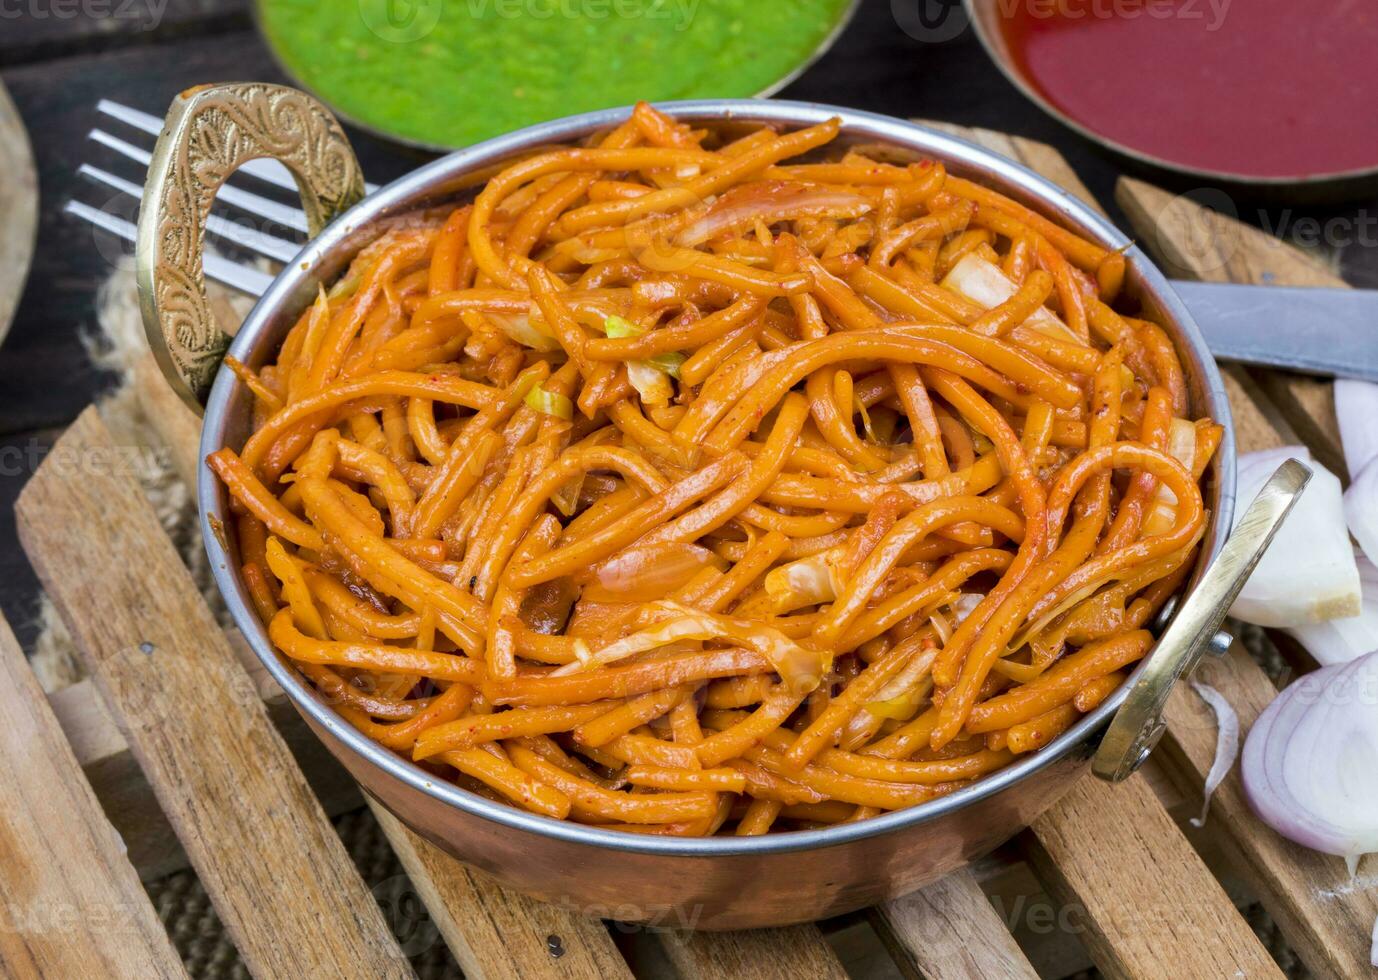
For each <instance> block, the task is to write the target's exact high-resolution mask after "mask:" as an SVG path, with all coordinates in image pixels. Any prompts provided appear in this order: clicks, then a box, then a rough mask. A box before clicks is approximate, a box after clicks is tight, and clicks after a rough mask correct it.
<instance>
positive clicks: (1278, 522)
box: [1091, 459, 1311, 783]
mask: <svg viewBox="0 0 1378 980" xmlns="http://www.w3.org/2000/svg"><path fill="white" fill-rule="evenodd" d="M1310 479H1311V470H1310V469H1309V468H1308V467H1307V466H1306V465H1305V464H1303V463H1300V462H1298V461H1297V460H1295V459H1289V460H1287V461H1286V462H1284V463H1283V464H1282V465H1281V466H1279V467H1278V468H1277V470H1276V471H1275V472H1274V473H1273V475H1272V476H1271V477H1269V478H1268V482H1267V483H1265V484H1264V485H1263V489H1262V490H1260V491H1259V492H1258V496H1257V497H1255V498H1254V500H1253V502H1252V503H1251V504H1250V505H1249V508H1248V510H1246V511H1245V512H1244V515H1243V516H1242V517H1241V518H1240V519H1239V523H1238V524H1236V525H1235V528H1234V530H1233V531H1232V532H1231V533H1230V539H1229V540H1228V541H1226V542H1225V547H1224V548H1223V549H1221V552H1220V555H1219V557H1217V558H1216V559H1215V561H1214V562H1212V563H1211V566H1210V567H1209V568H1207V569H1206V572H1205V574H1204V575H1202V576H1201V581H1200V582H1198V583H1197V584H1196V587H1195V588H1194V589H1192V591H1191V593H1190V594H1189V595H1188V596H1187V597H1186V599H1185V601H1183V603H1182V606H1181V608H1180V609H1179V610H1178V612H1177V615H1176V616H1175V617H1174V618H1173V620H1172V623H1171V624H1170V625H1169V626H1168V628H1167V631H1166V632H1165V633H1163V636H1162V638H1161V639H1160V640H1159V641H1158V645H1157V646H1156V647H1155V648H1154V650H1153V652H1152V653H1151V654H1149V659H1148V663H1147V664H1146V665H1145V668H1144V672H1143V674H1142V675H1141V676H1140V678H1139V679H1138V681H1136V682H1135V684H1134V687H1133V688H1131V689H1130V691H1129V696H1128V697H1127V698H1126V699H1125V702H1124V704H1123V705H1122V706H1121V707H1120V710H1119V711H1118V712H1116V714H1115V717H1114V718H1113V719H1112V720H1111V722H1110V728H1109V729H1108V730H1107V731H1106V733H1105V737H1104V738H1103V739H1102V740H1101V744H1100V748H1099V749H1098V750H1097V752H1096V755H1095V758H1094V759H1093V760H1092V762H1091V770H1092V771H1093V772H1094V773H1095V774H1096V775H1097V776H1099V777H1100V778H1101V779H1104V780H1106V781H1107V782H1112V783H1118V782H1121V781H1122V780H1125V779H1128V778H1129V777H1130V776H1132V775H1133V774H1134V773H1135V772H1136V771H1137V770H1138V768H1139V767H1140V766H1141V765H1143V764H1144V761H1145V760H1146V759H1147V758H1148V756H1149V753H1151V752H1152V751H1153V747H1154V746H1155V745H1157V744H1158V740H1159V739H1160V738H1162V736H1163V731H1164V729H1165V727H1166V726H1165V725H1164V724H1163V722H1162V713H1163V706H1164V705H1165V704H1167V699H1168V695H1170V694H1171V693H1172V689H1173V687H1174V686H1175V685H1176V683H1177V681H1178V679H1179V678H1181V677H1182V676H1183V675H1184V674H1186V673H1187V672H1188V671H1189V670H1191V669H1192V668H1193V667H1195V666H1196V663H1197V661H1199V660H1200V659H1201V655H1202V654H1203V653H1205V651H1206V650H1207V649H1208V648H1209V647H1210V645H1211V639H1212V637H1213V636H1214V634H1215V631H1216V630H1218V629H1219V628H1220V624H1221V623H1222V622H1224V620H1225V616H1226V615H1227V614H1228V613H1229V611H1230V607H1231V606H1232V605H1234V600H1235V599H1236V598H1237V597H1238V595H1239V592H1240V590H1241V589H1243V588H1244V583H1245V582H1247V581H1248V580H1249V575H1250V574H1252V572H1253V570H1254V568H1255V566H1257V565H1258V562H1259V559H1260V558H1262V557H1263V553H1264V552H1265V551H1267V550H1268V545H1270V544H1271V543H1272V541H1273V535H1275V534H1277V530H1278V528H1279V527H1281V526H1282V522H1283V521H1285V520H1286V519H1287V515H1288V514H1289V513H1291V511H1292V507H1293V506H1294V505H1295V504H1296V502H1297V498H1298V497H1300V496H1301V493H1302V491H1303V490H1305V489H1306V484H1307V483H1308V482H1309V481H1310Z"/></svg>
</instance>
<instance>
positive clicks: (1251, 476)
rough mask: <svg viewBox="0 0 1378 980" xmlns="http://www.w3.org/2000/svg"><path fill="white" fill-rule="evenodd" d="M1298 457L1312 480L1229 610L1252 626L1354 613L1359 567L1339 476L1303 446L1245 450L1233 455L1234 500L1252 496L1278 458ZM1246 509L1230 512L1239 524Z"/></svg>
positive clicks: (1283, 624)
mask: <svg viewBox="0 0 1378 980" xmlns="http://www.w3.org/2000/svg"><path fill="white" fill-rule="evenodd" d="M1288 459H1298V460H1301V461H1302V462H1304V463H1305V464H1306V465H1307V466H1309V467H1310V468H1311V469H1312V471H1313V476H1312V477H1311V482H1310V483H1309V484H1308V485H1307V487H1306V489H1305V490H1304V491H1303V492H1302V495H1301V498H1300V499H1299V500H1298V501H1297V503H1296V506H1295V507H1294V508H1293V509H1292V513H1291V514H1290V515H1289V516H1288V518H1287V520H1286V521H1284V522H1283V525H1282V527H1281V528H1280V529H1279V530H1278V533H1277V537H1275V538H1274V539H1273V543H1272V545H1271V546H1270V547H1269V548H1268V552H1267V553H1266V554H1265V555H1264V556H1263V560H1262V561H1260V562H1259V563H1258V567H1257V568H1256V569H1254V573H1253V574H1252V575H1251V576H1250V577H1249V581H1248V582H1247V583H1245V585H1244V589H1243V591H1241V592H1240V593H1239V598H1238V599H1236V600H1235V603H1234V606H1233V607H1231V609H1230V615H1232V616H1234V617H1236V618H1238V619H1242V620H1244V621H1245V622H1249V623H1255V624H1257V625H1259V626H1274V627H1279V628H1285V627H1288V626H1303V625H1305V624H1307V623H1321V622H1325V621H1326V620H1330V619H1338V618H1340V617H1343V616H1357V615H1359V613H1360V611H1361V603H1360V592H1359V569H1358V567H1357V566H1356V565H1355V563H1354V548H1353V546H1352V545H1350V543H1349V531H1348V530H1347V529H1346V528H1345V524H1344V517H1343V503H1342V494H1341V490H1340V481H1339V479H1338V478H1336V476H1335V475H1334V474H1333V473H1331V472H1330V471H1329V470H1327V469H1326V468H1325V467H1324V466H1322V465H1320V463H1318V462H1316V461H1315V460H1314V459H1313V458H1312V457H1311V454H1310V453H1309V452H1307V450H1306V448H1305V447H1304V446H1283V447H1282V448H1280V449H1267V450H1263V451H1262V452H1256V453H1245V454H1244V455H1243V456H1241V457H1240V459H1239V471H1238V488H1237V496H1238V499H1239V500H1240V501H1242V502H1244V503H1245V504H1247V503H1248V502H1249V501H1251V500H1253V499H1254V497H1255V496H1256V495H1257V494H1258V492H1259V490H1261V489H1262V488H1263V484H1264V483H1265V482H1266V481H1267V479H1268V477H1269V476H1271V475H1272V473H1273V471H1274V470H1276V469H1277V468H1278V467H1279V466H1280V465H1282V463H1283V462H1285V461H1286V460H1288ZM1246 509H1247V508H1246V507H1245V506H1241V507H1239V508H1238V509H1237V510H1236V512H1235V523H1236V525H1238V522H1239V520H1240V518H1241V517H1242V516H1243V514H1244V511H1245V510H1246Z"/></svg>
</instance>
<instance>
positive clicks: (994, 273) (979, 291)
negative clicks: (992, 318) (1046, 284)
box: [940, 252, 1086, 346]
mask: <svg viewBox="0 0 1378 980" xmlns="http://www.w3.org/2000/svg"><path fill="white" fill-rule="evenodd" d="M940 285H942V287H943V288H944V289H951V290H952V291H953V292H957V293H961V294H962V295H963V296H965V297H966V298H967V299H969V300H971V301H972V302H973V303H975V304H977V305H978V306H980V307H982V308H983V309H987V310H989V309H992V308H993V307H996V306H999V305H1000V304H1001V303H1003V302H1005V300H1007V299H1009V298H1010V297H1011V296H1013V295H1014V294H1015V293H1017V292H1019V287H1018V286H1017V285H1016V284H1015V282H1014V280H1013V279H1011V278H1010V277H1009V276H1007V275H1005V272H1004V270H1003V269H1001V268H1000V267H999V266H998V265H996V264H995V263H994V262H991V261H990V260H989V259H983V258H982V257H981V256H979V255H977V254H976V253H975V252H968V253H967V254H966V255H964V256H962V258H961V259H960V260H959V261H958V263H957V264H956V265H954V266H953V267H952V271H951V272H949V273H948V274H947V275H946V276H945V277H944V278H943V281H942V283H941V284H940ZM1028 325H1029V326H1030V327H1032V328H1033V329H1034V330H1037V331H1038V332H1039V333H1045V334H1047V335H1048V336H1049V337H1053V338H1054V339H1056V340H1062V341H1067V342H1069V343H1073V344H1079V345H1082V346H1085V344H1086V341H1084V340H1082V339H1081V338H1080V337H1078V336H1077V335H1076V334H1075V333H1074V332H1073V331H1072V328H1071V327H1069V326H1067V324H1065V323H1063V322H1062V320H1061V319H1059V318H1058V316H1057V314H1055V313H1053V312H1052V310H1049V309H1048V308H1047V307H1045V306H1040V307H1039V308H1038V309H1037V310H1035V311H1034V314H1033V316H1031V317H1029V320H1028Z"/></svg>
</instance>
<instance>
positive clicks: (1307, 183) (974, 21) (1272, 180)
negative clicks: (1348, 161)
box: [962, 0, 1378, 191]
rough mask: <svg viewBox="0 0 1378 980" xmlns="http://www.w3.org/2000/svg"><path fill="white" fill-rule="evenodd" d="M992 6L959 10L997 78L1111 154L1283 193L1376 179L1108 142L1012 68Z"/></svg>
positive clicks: (965, 0) (974, 4)
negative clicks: (1202, 163) (1266, 168)
mask: <svg viewBox="0 0 1378 980" xmlns="http://www.w3.org/2000/svg"><path fill="white" fill-rule="evenodd" d="M992 2H995V3H996V6H997V7H998V5H999V4H998V0H962V6H963V7H964V8H965V10H966V15H967V20H968V21H969V22H970V23H971V27H972V30H973V31H975V32H976V37H977V39H978V40H979V41H980V42H981V47H983V48H985V51H986V54H987V55H988V56H989V57H990V60H991V61H992V62H993V63H994V64H995V67H996V68H998V69H1000V74H1002V75H1004V76H1005V78H1006V79H1008V80H1009V82H1010V84H1011V85H1013V86H1014V87H1015V88H1017V89H1019V91H1020V92H1021V93H1022V94H1023V95H1024V97H1025V98H1027V99H1028V100H1029V101H1030V102H1032V103H1033V104H1034V105H1036V106H1038V107H1039V108H1040V109H1042V110H1043V111H1044V112H1046V113H1047V114H1048V115H1050V116H1052V117H1053V118H1054V119H1056V120H1057V121H1058V122H1060V123H1062V124H1063V125H1064V126H1066V127H1067V128H1068V129H1071V130H1074V131H1075V132H1076V133H1077V134H1078V135H1080V136H1084V137H1085V138H1086V139H1088V140H1090V141H1091V142H1093V143H1096V144H1099V145H1100V146H1103V147H1105V148H1106V149H1107V150H1110V151H1112V152H1114V153H1118V154H1119V155H1121V156H1123V157H1127V158H1128V159H1130V160H1134V161H1136V162H1137V163H1140V164H1143V165H1144V166H1147V167H1153V168H1157V169H1158V170H1167V171H1171V172H1173V173H1178V174H1185V175H1186V176H1189V177H1197V178H1200V179H1202V180H1209V181H1214V182H1216V183H1221V184H1230V185H1234V186H1248V187H1257V188H1260V189H1261V191H1262V190H1270V189H1279V190H1280V189H1285V188H1289V187H1290V188H1312V187H1328V186H1330V185H1332V184H1335V185H1338V184H1344V183H1347V182H1350V181H1362V180H1366V179H1368V178H1372V177H1378V165H1375V166H1370V167H1355V168H1353V169H1350V170H1332V171H1327V172H1325V173H1317V174H1297V175H1295V176H1274V177H1265V176H1260V175H1258V174H1247V173H1236V172H1233V171H1229V170H1211V169H1210V168H1207V167H1195V166H1192V165H1191V164H1188V163H1182V162H1180V161H1178V160H1170V159H1168V158H1167V157H1160V156H1155V155H1154V154H1152V153H1148V152H1145V151H1144V150H1139V149H1135V148H1134V147H1132V146H1129V145H1128V144H1125V143H1121V142H1119V141H1117V140H1114V139H1111V138H1110V137H1109V136H1106V135H1105V134H1104V133H1101V132H1098V131H1097V130H1095V129H1092V128H1091V127H1089V126H1087V125H1086V124H1085V123H1083V122H1080V121H1079V120H1077V119H1075V118H1073V117H1072V116H1070V115H1068V114H1067V113H1066V112H1064V111H1063V110H1061V109H1059V108H1058V107H1057V106H1056V105H1054V104H1053V102H1052V101H1051V100H1050V99H1049V98H1048V97H1047V96H1045V95H1044V94H1043V93H1042V92H1040V91H1039V90H1038V87H1037V86H1036V85H1034V84H1033V83H1032V82H1031V81H1030V80H1029V78H1028V77H1027V76H1026V75H1025V74H1024V73H1023V72H1022V71H1020V70H1019V68H1018V67H1016V66H1015V64H1014V63H1013V61H1012V60H1011V59H1010V57H1009V56H1008V52H1007V51H1006V49H1005V46H1004V44H1003V43H1002V42H1001V41H1000V39H998V38H996V37H994V36H993V35H992V33H991V31H990V30H989V24H988V23H987V20H986V18H985V17H984V16H983V15H982V14H981V13H980V11H979V9H978V7H979V8H987V7H989V6H990V5H991V3H992Z"/></svg>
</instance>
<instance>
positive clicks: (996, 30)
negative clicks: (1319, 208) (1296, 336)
mask: <svg viewBox="0 0 1378 980" xmlns="http://www.w3.org/2000/svg"><path fill="white" fill-rule="evenodd" d="M964 2H965V4H966V9H967V13H968V15H969V16H970V19H971V22H972V24H973V26H974V27H975V29H976V33H977V36H978V37H979V38H980V39H981V42H982V44H983V45H984V46H985V48H986V50H987V52H988V53H989V54H990V56H991V58H992V59H993V60H994V61H995V63H996V65H997V66H998V67H999V68H1000V69H1001V71H1003V72H1004V73H1005V75H1006V76H1007V77H1008V78H1009V79H1010V81H1011V82H1013V83H1014V84H1015V85H1016V86H1017V87H1018V88H1019V89H1020V90H1021V91H1023V92H1024V94H1025V95H1027V96H1028V97H1029V98H1030V99H1032V100H1033V101H1034V102H1035V103H1037V104H1038V105H1039V106H1041V107H1042V108H1043V109H1044V110H1046V111H1047V112H1048V113H1050V114H1051V115H1053V116H1055V117H1056V118H1058V119H1059V120H1061V121H1062V122H1063V123H1065V124H1066V125H1068V126H1070V127H1071V128H1073V129H1075V130H1076V131H1077V132H1079V133H1081V134H1082V135H1083V136H1086V137H1087V138H1089V139H1091V140H1094V141H1095V142H1097V143H1099V144H1101V145H1102V146H1105V147H1108V148H1109V149H1111V150H1113V151H1115V152H1116V153H1118V154H1121V155H1122V156H1124V157H1126V158H1128V159H1129V160H1132V161H1135V162H1138V163H1140V164H1144V165H1147V166H1149V167H1151V168H1157V169H1163V170H1171V171H1175V172H1177V173H1181V174H1189V175H1192V176H1195V177H1199V178H1203V179H1205V180H1208V181H1210V182H1212V183H1215V184H1226V185H1231V186H1236V187H1240V188H1249V189H1252V190H1254V191H1258V192H1263V193H1265V194H1269V195H1270V196H1278V197H1283V196H1285V197H1288V198H1291V199H1294V200H1295V199H1299V198H1304V199H1317V198H1336V197H1342V196H1348V195H1350V194H1359V193H1364V192H1369V191H1372V190H1374V189H1375V188H1378V112H1374V110H1373V105H1372V100H1373V91H1374V90H1373V87H1372V85H1371V83H1370V79H1371V78H1372V68H1371V65H1372V59H1373V52H1374V51H1375V50H1378V5H1375V4H1373V3H1370V2H1367V0H1340V2H1336V3H1321V4H1313V3H1307V2H1297V0H964Z"/></svg>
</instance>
